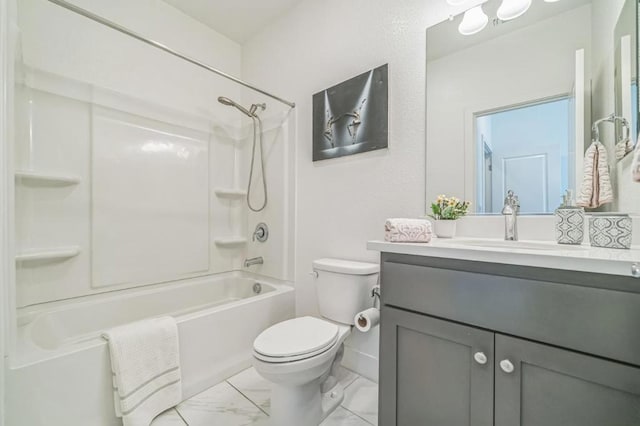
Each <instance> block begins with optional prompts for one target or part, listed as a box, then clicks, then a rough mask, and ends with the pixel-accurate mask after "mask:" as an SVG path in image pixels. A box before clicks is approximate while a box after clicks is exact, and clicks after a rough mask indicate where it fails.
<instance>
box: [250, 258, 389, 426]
mask: <svg viewBox="0 0 640 426" xmlns="http://www.w3.org/2000/svg"><path fill="white" fill-rule="evenodd" d="M379 271H380V268H379V266H378V264H375V263H364V262H353V261H348V260H341V259H319V260H316V261H314V262H313V275H314V276H315V281H316V293H317V296H318V307H319V311H320V315H321V318H315V317H309V316H307V317H300V318H294V319H291V320H287V321H283V322H280V323H278V324H275V325H273V326H271V327H269V328H268V329H266V330H265V331H263V332H262V333H261V334H260V335H259V336H258V337H257V338H256V339H255V341H254V343H253V365H254V367H255V369H256V371H257V372H258V373H259V374H260V375H261V376H262V377H264V378H265V379H267V380H268V381H269V382H271V424H272V425H274V426H276V425H277V426H318V425H319V424H320V423H321V422H322V421H323V420H324V419H325V418H326V417H327V416H328V415H329V414H331V413H332V412H333V410H335V408H336V407H337V406H339V405H340V403H341V402H342V400H343V398H344V389H343V387H342V385H341V384H340V383H339V382H338V380H337V372H338V369H339V367H340V362H341V361H342V355H343V352H344V345H343V343H344V340H345V339H346V338H347V337H348V336H349V334H350V333H351V328H352V327H353V322H354V318H355V316H356V314H357V313H358V312H360V311H363V310H365V309H368V308H370V307H372V306H373V303H374V299H373V296H372V290H373V288H374V287H375V286H376V285H377V284H378V274H379Z"/></svg>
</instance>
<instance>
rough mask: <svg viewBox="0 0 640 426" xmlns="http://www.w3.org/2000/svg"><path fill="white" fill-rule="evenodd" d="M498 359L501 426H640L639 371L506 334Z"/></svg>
mask: <svg viewBox="0 0 640 426" xmlns="http://www.w3.org/2000/svg"><path fill="white" fill-rule="evenodd" d="M495 357H496V358H495V359H496V369H495V371H496V375H495V400H496V404H495V426H515V425H522V426H638V425H640V369H638V368H635V367H630V366H627V365H624V364H620V363H616V362H611V361H606V360H602V359H600V358H595V357H591V356H587V355H583V354H578V353H575V352H571V351H567V350H563V349H558V348H554V347H551V346H547V345H541V344H537V343H532V342H528V341H526V340H521V339H515V338H512V337H507V336H502V335H500V334H497V335H496V346H495ZM501 361H503V362H506V363H508V364H506V367H507V371H506V372H505V371H504V370H503V368H502V367H501V365H500V362H501ZM511 366H513V371H510V370H511V369H510V367H511Z"/></svg>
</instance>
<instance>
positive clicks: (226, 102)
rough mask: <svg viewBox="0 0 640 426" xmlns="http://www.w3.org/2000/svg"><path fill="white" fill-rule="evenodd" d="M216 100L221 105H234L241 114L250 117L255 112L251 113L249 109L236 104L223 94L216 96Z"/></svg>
mask: <svg viewBox="0 0 640 426" xmlns="http://www.w3.org/2000/svg"><path fill="white" fill-rule="evenodd" d="M218 102H220V103H221V104H222V105H227V106H232V107H236V108H237V109H238V111H240V112H242V113H243V114H245V115H247V116H248V117H250V118H253V117H254V116H255V112H254V113H253V114H252V113H250V112H249V111H247V110H246V109H245V108H244V107H242V106H240V105H238V104H237V103H235V102H234V101H232V100H231V99H229V98H226V97H224V96H219V97H218Z"/></svg>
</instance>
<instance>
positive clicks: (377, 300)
mask: <svg viewBox="0 0 640 426" xmlns="http://www.w3.org/2000/svg"><path fill="white" fill-rule="evenodd" d="M371 297H373V298H374V299H373V307H374V308H375V307H376V304H377V305H378V306H379V305H380V286H379V285H377V286H375V287H373V288H372V289H371Z"/></svg>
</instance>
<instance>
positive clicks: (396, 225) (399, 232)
mask: <svg viewBox="0 0 640 426" xmlns="http://www.w3.org/2000/svg"><path fill="white" fill-rule="evenodd" d="M431 235H432V230H431V222H429V221H428V220H425V219H387V221H386V222H385V224H384V240H385V241H388V242H392V243H400V242H403V243H428V242H429V241H431Z"/></svg>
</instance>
